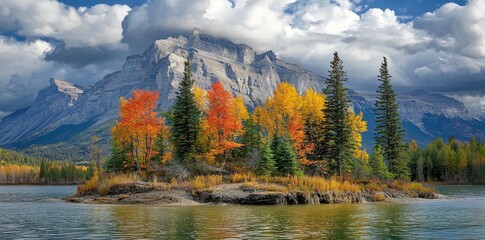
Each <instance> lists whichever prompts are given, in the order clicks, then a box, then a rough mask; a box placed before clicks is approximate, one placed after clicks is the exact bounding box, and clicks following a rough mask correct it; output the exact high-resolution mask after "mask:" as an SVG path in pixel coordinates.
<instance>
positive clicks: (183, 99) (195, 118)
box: [172, 57, 201, 167]
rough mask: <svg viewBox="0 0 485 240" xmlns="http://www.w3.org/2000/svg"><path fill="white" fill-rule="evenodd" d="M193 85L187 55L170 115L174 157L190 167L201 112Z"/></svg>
mask: <svg viewBox="0 0 485 240" xmlns="http://www.w3.org/2000/svg"><path fill="white" fill-rule="evenodd" d="M193 86H194V80H192V67H191V66H190V61H189V58H188V57H187V61H186V62H185V68H184V78H183V79H182V81H181V82H180V85H179V89H178V93H177V101H176V103H175V105H174V107H173V117H172V141H173V145H174V148H175V150H174V157H175V159H176V160H178V161H180V162H182V163H184V165H185V166H187V167H190V164H191V159H192V158H193V157H194V154H195V149H196V143H197V136H198V134H199V123H200V114H201V113H200V110H199V108H198V107H197V104H196V102H195V97H194V93H193V92H192V88H193Z"/></svg>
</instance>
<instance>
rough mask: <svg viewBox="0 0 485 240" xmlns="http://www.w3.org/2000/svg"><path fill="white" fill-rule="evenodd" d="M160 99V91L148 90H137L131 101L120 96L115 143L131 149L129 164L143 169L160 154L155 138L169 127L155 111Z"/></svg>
mask: <svg viewBox="0 0 485 240" xmlns="http://www.w3.org/2000/svg"><path fill="white" fill-rule="evenodd" d="M158 98H159V93H158V92H156V91H145V90H135V91H134V92H133V97H132V98H130V99H128V100H126V99H124V98H120V102H121V103H120V114H119V118H120V120H119V121H117V122H116V124H115V126H114V127H113V128H112V130H111V131H112V135H113V139H114V141H115V144H117V145H118V146H123V147H124V148H125V149H128V151H127V155H128V156H127V159H128V161H129V163H128V164H126V165H125V167H128V166H133V165H134V166H135V168H136V170H137V171H140V170H141V169H142V168H146V164H147V163H148V161H149V160H150V159H151V158H152V157H153V156H154V155H155V154H157V151H156V150H155V140H156V138H157V135H158V134H159V133H161V132H164V130H165V129H166V128H167V127H166V126H165V123H164V121H163V119H162V118H161V117H159V116H158V113H157V112H156V111H155V109H156V107H157V101H158Z"/></svg>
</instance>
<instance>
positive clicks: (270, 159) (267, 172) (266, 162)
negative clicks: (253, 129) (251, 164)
mask: <svg viewBox="0 0 485 240" xmlns="http://www.w3.org/2000/svg"><path fill="white" fill-rule="evenodd" d="M256 171H257V173H258V174H259V175H261V176H271V175H272V174H273V173H274V172H275V171H276V166H275V161H274V155H273V151H272V150H271V147H270V144H269V143H267V144H264V145H263V147H262V148H261V153H260V159H259V162H258V166H257V169H256Z"/></svg>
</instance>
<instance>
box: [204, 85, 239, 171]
mask: <svg viewBox="0 0 485 240" xmlns="http://www.w3.org/2000/svg"><path fill="white" fill-rule="evenodd" d="M207 98H208V100H209V108H208V111H207V117H206V119H207V126H208V129H209V134H210V136H211V150H210V154H209V155H210V156H212V157H218V156H219V157H222V168H224V165H225V163H226V160H227V156H228V154H229V152H230V151H231V150H233V149H235V148H238V147H241V146H242V144H240V143H237V142H236V141H235V138H236V137H237V136H239V135H240V134H241V133H242V128H243V125H242V122H241V118H240V117H239V118H238V117H237V116H236V111H235V107H234V106H235V100H234V97H233V96H232V94H231V93H230V92H228V91H227V90H226V89H224V86H223V85H222V83H221V82H220V81H217V82H215V83H213V84H212V87H211V89H209V90H208V91H207Z"/></svg>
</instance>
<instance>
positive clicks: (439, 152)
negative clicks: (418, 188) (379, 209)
mask: <svg viewBox="0 0 485 240" xmlns="http://www.w3.org/2000/svg"><path fill="white" fill-rule="evenodd" d="M408 153H409V157H410V167H411V170H412V171H411V172H412V178H413V179H414V180H416V181H420V182H424V181H428V182H446V183H458V184H483V183H485V144H484V143H482V142H481V141H480V139H475V138H473V137H472V138H471V139H470V141H469V142H461V141H459V140H457V139H455V138H453V137H450V138H449V139H448V141H447V142H445V141H444V140H443V139H442V138H439V139H436V140H434V141H433V142H431V143H430V144H428V145H427V146H426V147H424V148H420V147H419V146H418V145H417V144H416V143H415V142H412V143H411V144H410V145H409V147H408Z"/></svg>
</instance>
